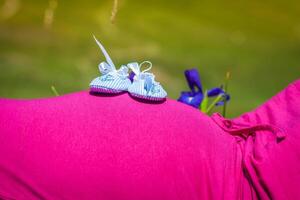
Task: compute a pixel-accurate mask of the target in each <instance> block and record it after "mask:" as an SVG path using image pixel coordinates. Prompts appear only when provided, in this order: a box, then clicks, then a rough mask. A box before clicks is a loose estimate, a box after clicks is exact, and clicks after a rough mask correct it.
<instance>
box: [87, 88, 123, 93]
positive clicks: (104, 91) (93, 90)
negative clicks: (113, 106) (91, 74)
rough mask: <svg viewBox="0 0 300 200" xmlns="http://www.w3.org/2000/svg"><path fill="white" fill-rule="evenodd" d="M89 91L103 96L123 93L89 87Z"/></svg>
mask: <svg viewBox="0 0 300 200" xmlns="http://www.w3.org/2000/svg"><path fill="white" fill-rule="evenodd" d="M90 91H91V92H96V93H103V94H119V93H122V92H124V91H122V90H115V89H108V88H102V87H90Z"/></svg>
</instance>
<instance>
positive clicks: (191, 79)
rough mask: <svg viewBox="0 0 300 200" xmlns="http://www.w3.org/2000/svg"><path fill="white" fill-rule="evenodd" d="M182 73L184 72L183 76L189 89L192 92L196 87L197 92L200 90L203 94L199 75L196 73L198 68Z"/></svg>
mask: <svg viewBox="0 0 300 200" xmlns="http://www.w3.org/2000/svg"><path fill="white" fill-rule="evenodd" d="M184 74H185V78H186V80H187V82H188V85H189V87H190V89H191V90H192V91H193V92H196V88H198V91H197V92H200V93H201V94H203V91H202V84H201V80H200V75H199V73H198V70H197V69H189V70H185V72H184Z"/></svg>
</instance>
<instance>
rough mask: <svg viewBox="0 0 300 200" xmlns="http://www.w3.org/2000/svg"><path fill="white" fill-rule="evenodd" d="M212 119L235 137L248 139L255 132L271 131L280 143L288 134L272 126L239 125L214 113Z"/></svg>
mask: <svg viewBox="0 0 300 200" xmlns="http://www.w3.org/2000/svg"><path fill="white" fill-rule="evenodd" d="M212 119H213V120H214V121H215V122H216V123H217V124H218V125H219V126H220V127H221V128H222V129H223V130H224V131H226V132H228V133H230V134H231V135H234V136H241V137H243V138H247V137H248V136H249V135H251V134H253V133H254V132H255V131H271V132H272V133H273V134H275V136H276V138H277V140H278V141H281V140H283V139H284V138H285V137H286V134H285V133H284V131H283V130H281V129H280V128H278V127H276V126H274V125H271V124H255V125H252V124H248V123H237V122H235V121H234V120H229V119H225V118H223V117H222V116H221V115H220V114H219V113H214V114H213V115H212Z"/></svg>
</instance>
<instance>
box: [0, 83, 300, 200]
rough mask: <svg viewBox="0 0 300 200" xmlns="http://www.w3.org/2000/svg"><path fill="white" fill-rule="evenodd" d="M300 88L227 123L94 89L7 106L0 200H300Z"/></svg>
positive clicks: (2, 119)
mask: <svg viewBox="0 0 300 200" xmlns="http://www.w3.org/2000/svg"><path fill="white" fill-rule="evenodd" d="M299 130H300V80H298V81H296V82H294V83H293V84H291V85H290V86H288V87H287V88H286V89H285V90H283V91H282V92H280V93H279V94H277V95H276V96H275V97H273V98H272V99H271V100H269V101H268V102H267V103H265V104H263V105H262V106H261V107H259V108H258V109H256V110H255V111H252V112H250V113H246V114H244V115H242V116H241V117H239V118H236V119H233V120H228V119H223V118H222V117H221V116H220V115H218V114H214V115H213V116H212V117H208V116H206V115H204V114H202V113H201V112H199V111H198V110H197V109H195V108H192V107H189V106H187V105H184V104H182V103H178V102H176V101H174V100H171V99H168V100H167V101H166V102H164V103H162V104H147V103H141V102H138V101H135V100H133V99H132V98H131V97H129V96H128V94H122V95H119V96H114V97H111V96H110V97H107V96H103V95H102V96H93V95H90V94H89V93H88V92H87V91H83V92H77V93H73V94H68V95H64V96H61V97H56V98H47V99H36V100H11V99H0V199H17V200H23V199H24V200H28V199H72V200H74V199H75V200H76V199H103V200H111V199H118V200H119V199H120V200H122V199H124V200H140V199H143V200H147V199H155V200H160V199H162V200H168V199H170V200H171V199H172V200H176V199H183V200H185V199H186V200H193V199H231V200H233V199H300V190H299V189H298V188H299V185H300V132H299Z"/></svg>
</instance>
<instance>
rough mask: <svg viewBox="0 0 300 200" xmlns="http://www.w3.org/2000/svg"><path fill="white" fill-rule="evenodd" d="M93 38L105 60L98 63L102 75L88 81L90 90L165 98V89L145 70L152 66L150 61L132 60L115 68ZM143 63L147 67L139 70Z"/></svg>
mask: <svg viewBox="0 0 300 200" xmlns="http://www.w3.org/2000/svg"><path fill="white" fill-rule="evenodd" d="M94 38H95V36H94ZM95 40H96V43H97V44H98V46H99V47H100V49H101V51H102V53H103V54H104V56H105V58H106V62H101V63H100V64H99V70H100V72H101V74H102V75H101V76H100V77H97V78H95V79H94V80H93V81H92V82H91V83H90V90H91V92H95V93H110V94H118V93H122V92H129V93H130V94H131V95H132V96H134V97H137V98H141V99H146V100H151V101H162V100H164V99H165V98H166V96H167V93H166V91H165V90H164V89H163V88H162V86H161V85H160V83H158V82H156V81H155V76H154V75H153V74H152V73H149V72H147V71H149V70H150V69H151V67H152V64H151V62H149V61H144V62H142V63H140V64H138V63H137V62H132V63H129V64H127V65H126V66H125V65H122V66H121V67H120V69H118V70H117V69H116V67H115V65H114V63H113V62H112V60H111V58H110V57H109V55H108V53H107V52H106V50H105V48H104V47H103V46H102V45H101V43H100V42H99V41H98V40H97V39H96V38H95ZM144 64H148V65H149V67H148V68H147V69H145V70H143V71H141V67H142V65H144ZM129 70H131V71H132V72H131V73H132V74H133V78H132V77H131V75H129ZM131 78H132V80H131Z"/></svg>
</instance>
